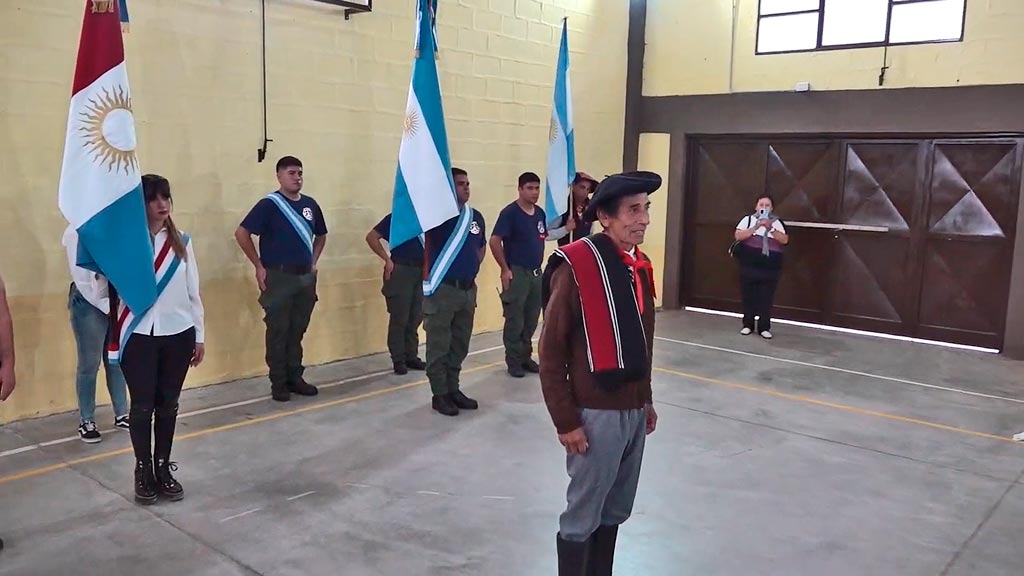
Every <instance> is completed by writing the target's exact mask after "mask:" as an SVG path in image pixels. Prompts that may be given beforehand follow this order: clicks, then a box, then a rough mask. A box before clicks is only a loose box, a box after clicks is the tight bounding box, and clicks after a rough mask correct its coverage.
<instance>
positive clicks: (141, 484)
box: [110, 174, 205, 504]
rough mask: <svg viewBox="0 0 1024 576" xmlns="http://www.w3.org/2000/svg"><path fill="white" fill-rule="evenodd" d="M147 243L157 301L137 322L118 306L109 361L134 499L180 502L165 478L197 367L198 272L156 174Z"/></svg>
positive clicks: (149, 187) (148, 194) (200, 349)
mask: <svg viewBox="0 0 1024 576" xmlns="http://www.w3.org/2000/svg"><path fill="white" fill-rule="evenodd" d="M142 189H143V193H144V195H145V198H146V215H147V217H148V219H149V233H150V236H151V239H152V241H153V254H154V262H153V269H154V272H155V274H156V279H157V300H156V303H154V304H153V307H152V308H150V309H149V310H148V311H147V312H146V313H145V314H144V315H143V316H142V317H141V318H139V317H136V316H134V315H133V314H132V313H131V311H129V310H127V309H126V308H125V307H124V304H123V303H121V304H120V305H119V306H118V311H119V313H118V318H117V322H116V323H115V334H116V335H117V338H116V339H112V340H113V342H112V344H111V351H110V355H111V358H113V359H116V360H119V361H120V364H121V370H122V372H124V378H125V381H126V382H127V383H128V391H129V393H130V396H131V407H130V410H129V420H130V428H129V431H130V432H131V437H132V447H133V448H134V450H135V459H136V464H135V500H136V502H138V503H140V504H152V503H153V502H155V501H156V500H157V497H158V496H159V497H163V498H166V499H168V500H181V499H182V498H183V497H184V496H185V492H184V490H183V489H182V487H181V484H179V483H178V481H177V480H175V479H174V477H173V476H172V475H171V472H172V471H174V470H177V465H176V464H175V463H174V462H171V461H170V458H171V443H172V441H173V439H174V426H175V423H176V421H177V418H178V397H179V396H180V394H181V388H182V385H183V384H184V382H185V375H186V374H187V373H188V369H189V367H190V366H198V365H199V363H200V362H202V361H203V355H204V353H205V349H204V346H203V342H204V334H203V332H204V329H203V303H202V300H200V298H199V269H198V268H197V267H196V256H195V253H194V252H193V249H192V243H191V241H190V238H189V236H188V234H183V233H181V232H180V231H179V230H178V228H177V227H176V226H175V225H174V221H173V220H171V208H172V204H173V203H172V200H171V186H170V183H169V182H168V181H167V179H166V178H164V177H162V176H157V175H154V174H146V175H145V176H143V177H142Z"/></svg>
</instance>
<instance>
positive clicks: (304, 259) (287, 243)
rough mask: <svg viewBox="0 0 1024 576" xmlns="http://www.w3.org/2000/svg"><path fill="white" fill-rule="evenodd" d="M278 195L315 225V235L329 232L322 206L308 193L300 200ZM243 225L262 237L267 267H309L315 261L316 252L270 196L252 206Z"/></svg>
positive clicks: (261, 259)
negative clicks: (310, 248) (310, 249)
mask: <svg viewBox="0 0 1024 576" xmlns="http://www.w3.org/2000/svg"><path fill="white" fill-rule="evenodd" d="M274 194H279V195H280V196H281V198H283V199H284V201H285V202H287V203H288V206H290V207H291V209H292V210H294V211H295V213H296V214H298V215H299V217H301V218H302V219H304V220H305V221H306V222H309V224H310V226H312V228H313V235H314V236H323V235H325V234H327V223H326V222H324V213H323V212H322V211H321V210H320V205H319V204H317V203H316V200H313V199H312V198H310V197H309V196H306V195H303V196H302V197H301V198H299V199H298V200H297V201H292V200H289V199H288V197H287V196H285V195H284V194H281V193H280V192H274ZM242 228H245V229H246V230H248V231H249V232H250V233H252V234H255V235H257V236H259V237H260V262H262V263H263V265H264V266H309V265H312V264H313V255H312V254H310V253H309V250H308V249H307V248H306V244H305V243H304V242H303V241H302V238H300V237H299V234H298V233H297V232H296V231H295V228H293V227H292V224H291V222H289V221H288V218H287V217H286V216H285V215H284V214H282V213H281V209H280V208H278V207H277V204H275V203H274V201H273V200H270V199H269V198H263V199H261V200H260V201H259V202H257V203H256V205H255V206H253V207H252V210H250V211H249V214H248V215H246V217H245V220H242Z"/></svg>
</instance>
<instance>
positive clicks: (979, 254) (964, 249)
mask: <svg viewBox="0 0 1024 576" xmlns="http://www.w3.org/2000/svg"><path fill="white" fill-rule="evenodd" d="M929 244H930V245H929V247H928V251H927V255H926V256H925V263H924V285H923V286H922V290H921V319H920V322H921V325H923V326H925V325H926V326H934V327H938V328H948V327H955V329H957V330H967V331H971V332H976V333H996V334H998V333H1000V332H1001V327H1002V324H1003V320H1004V318H1002V315H1003V313H1004V308H1003V306H1004V305H1005V301H1004V300H1003V298H1001V297H999V296H1002V295H1001V294H1000V295H998V296H997V295H996V294H994V292H1005V290H1006V284H1007V283H1008V281H1009V273H1008V271H1007V269H1006V262H1007V261H1008V258H1007V253H1006V252H1005V251H1003V250H993V249H992V248H991V246H989V245H986V244H983V243H979V242H944V241H932V242H930V243H929Z"/></svg>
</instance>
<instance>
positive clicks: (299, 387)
mask: <svg viewBox="0 0 1024 576" xmlns="http://www.w3.org/2000/svg"><path fill="white" fill-rule="evenodd" d="M288 391H289V392H291V393H292V394H298V395H299V396H316V395H317V394H319V393H320V391H319V390H317V389H316V386H313V385H312V384H309V383H307V382H306V381H305V380H303V379H302V378H299V381H298V382H289V383H288Z"/></svg>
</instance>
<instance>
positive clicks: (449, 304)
mask: <svg viewBox="0 0 1024 576" xmlns="http://www.w3.org/2000/svg"><path fill="white" fill-rule="evenodd" d="M474 314H476V287H473V288H470V289H468V290H463V289H460V288H456V287H454V286H449V285H447V284H441V286H440V287H439V288H438V289H437V291H436V292H434V294H433V295H431V296H427V297H425V298H424V299H423V327H424V328H425V329H426V331H427V378H428V379H429V380H430V390H431V392H433V393H434V395H435V396H436V395H440V394H449V393H451V392H456V391H458V389H459V373H461V372H462V362H463V360H465V359H466V355H467V354H469V339H470V337H471V336H472V335H473V315H474Z"/></svg>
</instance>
